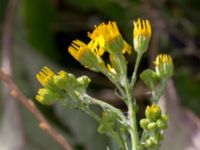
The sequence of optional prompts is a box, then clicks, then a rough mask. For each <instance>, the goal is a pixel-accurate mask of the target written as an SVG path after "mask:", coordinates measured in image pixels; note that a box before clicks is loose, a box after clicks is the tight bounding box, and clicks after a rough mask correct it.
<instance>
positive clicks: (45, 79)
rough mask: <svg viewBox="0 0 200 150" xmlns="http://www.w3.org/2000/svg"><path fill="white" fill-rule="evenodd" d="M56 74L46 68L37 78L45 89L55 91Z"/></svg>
mask: <svg viewBox="0 0 200 150" xmlns="http://www.w3.org/2000/svg"><path fill="white" fill-rule="evenodd" d="M54 76H55V73H54V72H53V71H52V70H51V69H49V68H48V67H46V66H44V67H43V68H42V69H41V71H40V72H39V73H38V74H36V78H37V79H38V81H39V82H40V83H41V84H42V86H44V87H45V88H49V89H52V90H53V89H54V88H55V85H54V83H53V77H54Z"/></svg>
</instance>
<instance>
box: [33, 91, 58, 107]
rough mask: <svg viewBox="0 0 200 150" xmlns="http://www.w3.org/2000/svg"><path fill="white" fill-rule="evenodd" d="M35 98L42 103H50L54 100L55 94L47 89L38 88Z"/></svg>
mask: <svg viewBox="0 0 200 150" xmlns="http://www.w3.org/2000/svg"><path fill="white" fill-rule="evenodd" d="M36 100H37V101H39V102H40V103H42V104H46V105H50V104H52V103H54V102H55V100H56V95H55V94H54V93H53V92H52V91H51V90H49V89H39V90H38V94H37V95H36Z"/></svg>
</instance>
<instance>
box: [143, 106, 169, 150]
mask: <svg viewBox="0 0 200 150" xmlns="http://www.w3.org/2000/svg"><path fill="white" fill-rule="evenodd" d="M145 116H146V118H145V119H142V120H141V121H140V125H141V127H142V128H143V130H144V132H143V135H142V139H141V146H142V147H145V148H146V149H157V148H158V147H159V146H160V142H161V141H162V140H163V131H164V130H165V129H166V128H167V121H168V117H167V115H162V114H161V110H160V107H159V106H158V105H156V104H153V105H152V106H148V107H147V108H146V111H145Z"/></svg>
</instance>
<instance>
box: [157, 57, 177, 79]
mask: <svg viewBox="0 0 200 150" xmlns="http://www.w3.org/2000/svg"><path fill="white" fill-rule="evenodd" d="M154 64H155V69H156V73H157V74H158V75H159V76H162V77H171V76H172V74H173V70H174V69H173V68H174V67H173V61H172V58H171V56H169V55H167V54H160V55H158V56H157V57H156V60H155V61H154Z"/></svg>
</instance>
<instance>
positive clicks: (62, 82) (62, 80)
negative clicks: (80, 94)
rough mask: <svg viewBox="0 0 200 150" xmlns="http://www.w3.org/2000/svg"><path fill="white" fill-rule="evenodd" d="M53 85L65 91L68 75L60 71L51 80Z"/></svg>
mask: <svg viewBox="0 0 200 150" xmlns="http://www.w3.org/2000/svg"><path fill="white" fill-rule="evenodd" d="M53 80H54V83H55V85H56V86H57V87H58V88H60V89H66V86H67V80H68V75H67V73H66V72H64V71H60V72H59V73H58V75H56V76H54V78H53Z"/></svg>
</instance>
